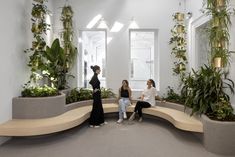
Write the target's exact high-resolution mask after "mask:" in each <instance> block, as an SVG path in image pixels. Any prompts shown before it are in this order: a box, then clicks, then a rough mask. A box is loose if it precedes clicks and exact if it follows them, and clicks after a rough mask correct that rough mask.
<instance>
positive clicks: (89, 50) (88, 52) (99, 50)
mask: <svg viewBox="0 0 235 157" xmlns="http://www.w3.org/2000/svg"><path fill="white" fill-rule="evenodd" d="M79 42H80V50H81V51H80V52H82V54H81V60H80V61H79V63H78V64H81V65H79V67H80V66H81V68H80V71H81V72H80V75H79V77H80V78H79V80H80V81H79V82H80V87H85V88H87V87H89V86H90V85H89V80H90V79H91V77H92V76H93V71H92V70H91V68H90V66H91V65H99V66H100V69H101V74H100V75H99V79H100V82H101V87H106V79H105V78H106V76H105V69H106V67H105V66H106V31H104V30H99V31H92V30H91V31H81V39H80V41H79Z"/></svg>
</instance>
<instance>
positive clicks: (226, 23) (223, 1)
mask: <svg viewBox="0 0 235 157" xmlns="http://www.w3.org/2000/svg"><path fill="white" fill-rule="evenodd" d="M206 2H207V3H205V4H204V5H206V9H205V12H206V13H207V14H208V15H210V16H212V19H211V21H210V23H209V25H210V26H209V29H208V32H209V41H210V42H209V44H210V47H211V59H212V60H211V64H212V65H213V66H218V65H216V64H215V63H214V61H215V58H218V57H219V58H221V63H220V64H221V65H222V67H226V66H227V65H229V59H230V55H229V51H228V47H229V27H230V26H231V20H230V16H231V14H232V12H231V9H230V8H229V6H228V4H229V0H206Z"/></svg>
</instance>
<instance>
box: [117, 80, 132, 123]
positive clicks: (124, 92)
mask: <svg viewBox="0 0 235 157" xmlns="http://www.w3.org/2000/svg"><path fill="white" fill-rule="evenodd" d="M118 103H119V119H118V121H117V123H121V122H122V121H123V119H126V118H127V116H126V107H127V106H128V105H130V103H131V89H130V87H129V83H128V81H127V80H123V81H122V86H121V88H119V95H118Z"/></svg>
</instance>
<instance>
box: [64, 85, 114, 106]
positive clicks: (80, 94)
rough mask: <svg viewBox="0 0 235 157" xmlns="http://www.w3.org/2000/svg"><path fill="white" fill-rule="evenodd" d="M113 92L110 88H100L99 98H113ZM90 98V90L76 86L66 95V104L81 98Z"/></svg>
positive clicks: (81, 99)
mask: <svg viewBox="0 0 235 157" xmlns="http://www.w3.org/2000/svg"><path fill="white" fill-rule="evenodd" d="M113 97H115V94H114V93H113V92H112V91H111V89H106V88H101V98H102V99H105V98H113ZM91 99H92V90H90V89H86V88H80V89H79V90H78V89H77V88H75V89H73V90H71V91H70V92H69V93H68V94H67V96H66V104H69V103H73V102H77V101H83V100H91Z"/></svg>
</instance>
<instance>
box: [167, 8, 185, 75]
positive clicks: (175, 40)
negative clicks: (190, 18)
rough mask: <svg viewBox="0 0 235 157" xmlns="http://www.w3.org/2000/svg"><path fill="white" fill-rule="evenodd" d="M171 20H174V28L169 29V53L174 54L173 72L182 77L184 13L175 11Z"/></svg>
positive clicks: (183, 72) (183, 64) (183, 73)
mask: <svg viewBox="0 0 235 157" xmlns="http://www.w3.org/2000/svg"><path fill="white" fill-rule="evenodd" d="M173 20H174V21H175V22H176V24H175V26H174V28H173V29H172V30H171V34H172V37H171V38H170V41H169V44H170V45H172V51H171V54H173V55H174V57H175V59H176V61H175V62H174V65H175V67H174V68H173V72H174V74H176V75H180V78H181V79H182V78H183V76H184V75H185V71H186V64H187V57H186V31H185V25H184V13H180V12H177V13H175V14H174V15H173Z"/></svg>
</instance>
